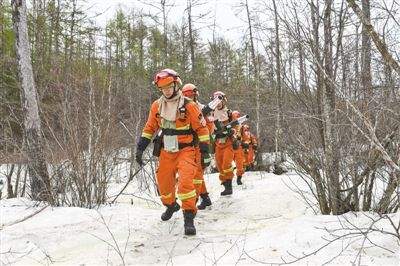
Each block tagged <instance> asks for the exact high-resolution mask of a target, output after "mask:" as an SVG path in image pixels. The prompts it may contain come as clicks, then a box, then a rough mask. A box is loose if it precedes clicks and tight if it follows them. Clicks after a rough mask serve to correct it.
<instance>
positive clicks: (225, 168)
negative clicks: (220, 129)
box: [215, 138, 233, 182]
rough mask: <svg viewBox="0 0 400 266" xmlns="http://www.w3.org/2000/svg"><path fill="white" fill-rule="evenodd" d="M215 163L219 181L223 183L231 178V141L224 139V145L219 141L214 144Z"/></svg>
mask: <svg viewBox="0 0 400 266" xmlns="http://www.w3.org/2000/svg"><path fill="white" fill-rule="evenodd" d="M215 161H216V163H217V168H218V172H219V180H220V181H221V182H225V181H227V180H232V178H233V167H232V161H233V147H232V140H231V139H230V138H227V139H226V142H225V143H221V142H220V139H217V140H216V142H215Z"/></svg>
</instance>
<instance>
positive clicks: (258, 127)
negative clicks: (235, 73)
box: [246, 0, 260, 139]
mask: <svg viewBox="0 0 400 266" xmlns="http://www.w3.org/2000/svg"><path fill="white" fill-rule="evenodd" d="M246 13H247V22H248V25H249V32H250V52H251V59H252V64H253V67H252V68H251V69H253V73H254V79H255V86H256V135H257V139H260V86H259V75H258V63H257V58H256V52H255V48H254V38H253V28H252V24H251V17H250V9H249V3H248V0H246Z"/></svg>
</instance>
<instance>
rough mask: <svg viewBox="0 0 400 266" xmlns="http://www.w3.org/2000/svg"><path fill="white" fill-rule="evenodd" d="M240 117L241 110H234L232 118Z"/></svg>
mask: <svg viewBox="0 0 400 266" xmlns="http://www.w3.org/2000/svg"><path fill="white" fill-rule="evenodd" d="M239 117H240V112H239V111H236V110H235V111H233V112H232V119H234V120H236V119H238V118H239Z"/></svg>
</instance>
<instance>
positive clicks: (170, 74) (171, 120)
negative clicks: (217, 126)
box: [136, 69, 210, 235]
mask: <svg viewBox="0 0 400 266" xmlns="http://www.w3.org/2000/svg"><path fill="white" fill-rule="evenodd" d="M154 84H155V85H156V86H157V87H158V88H159V89H160V91H161V92H162V96H161V97H160V98H159V99H158V100H156V101H154V102H153V104H152V105H151V108H150V113H149V117H148V119H147V122H146V125H145V126H144V129H143V132H142V136H141V138H140V140H139V142H138V144H137V149H136V161H137V162H138V163H139V165H143V160H142V156H143V152H144V150H145V149H146V147H147V146H148V144H149V143H150V141H151V139H152V137H153V135H155V134H156V133H157V132H158V134H157V138H156V139H157V141H160V142H155V146H156V143H161V144H162V146H161V147H162V148H161V150H160V154H159V167H158V169H157V173H156V178H157V185H158V189H159V192H160V197H161V201H162V203H163V204H164V205H165V206H166V207H167V208H166V210H165V212H164V213H163V214H162V215H161V219H162V220H163V221H166V220H169V219H170V218H171V217H172V215H173V213H174V212H177V211H178V210H179V209H180V206H179V204H178V203H177V202H176V198H175V193H176V187H177V190H178V191H177V196H178V198H179V199H180V200H181V202H182V209H183V216H184V229H185V235H195V234H196V228H195V226H194V217H195V215H196V212H197V208H196V190H195V187H194V184H193V179H194V178H195V175H196V171H197V164H196V149H195V147H194V146H195V135H197V138H198V141H199V144H198V145H199V148H200V151H201V160H202V161H203V163H204V164H207V161H208V162H209V160H210V155H209V147H208V146H209V140H210V137H209V132H208V129H207V126H206V123H205V120H204V118H203V116H202V114H201V112H200V110H199V108H198V107H197V105H196V104H195V103H194V102H192V101H190V100H189V99H188V98H186V97H184V96H183V95H182V92H181V90H180V86H181V85H182V82H181V79H180V78H179V75H178V74H177V73H176V72H175V71H173V70H171V69H164V70H162V71H160V72H159V73H157V74H156V75H155V77H154ZM177 174H178V176H179V178H178V179H176V175H177ZM176 183H177V184H176Z"/></svg>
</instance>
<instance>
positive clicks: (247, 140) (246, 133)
mask: <svg viewBox="0 0 400 266" xmlns="http://www.w3.org/2000/svg"><path fill="white" fill-rule="evenodd" d="M250 144H251V133H250V127H249V125H243V126H242V148H243V153H244V165H243V167H244V169H245V170H246V171H249V170H250V166H249V165H250V162H249V148H250Z"/></svg>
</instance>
